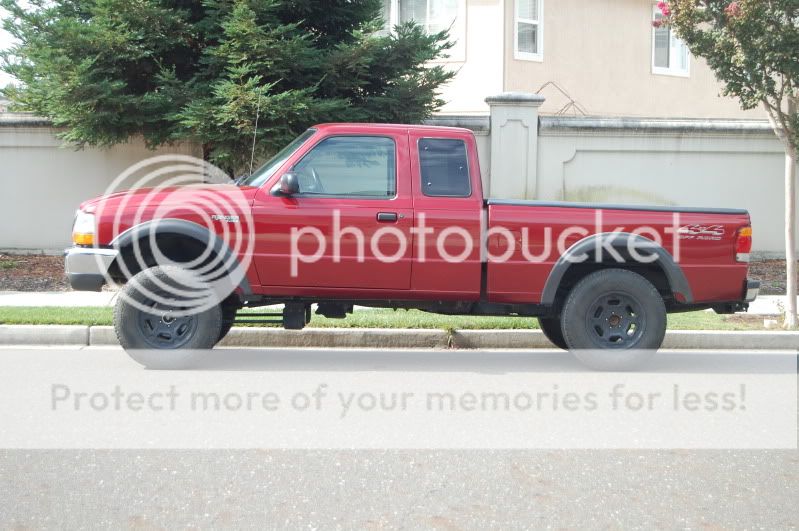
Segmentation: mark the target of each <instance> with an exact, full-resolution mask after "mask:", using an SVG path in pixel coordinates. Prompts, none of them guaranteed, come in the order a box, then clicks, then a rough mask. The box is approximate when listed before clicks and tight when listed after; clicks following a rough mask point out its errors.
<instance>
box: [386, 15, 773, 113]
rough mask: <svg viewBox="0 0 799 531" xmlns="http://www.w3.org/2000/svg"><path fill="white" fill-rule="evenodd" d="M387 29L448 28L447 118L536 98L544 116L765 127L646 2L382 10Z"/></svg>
mask: <svg viewBox="0 0 799 531" xmlns="http://www.w3.org/2000/svg"><path fill="white" fill-rule="evenodd" d="M384 2H385V3H384V5H385V16H386V18H387V19H388V20H389V21H390V23H391V24H396V23H398V22H403V21H406V20H409V19H413V20H416V21H417V22H419V23H421V24H422V25H423V26H426V27H427V28H428V29H429V30H430V31H437V30H440V29H443V28H447V27H449V28H450V34H451V38H452V39H453V40H455V42H456V45H455V47H454V48H453V50H452V51H451V53H450V57H449V58H448V59H447V60H446V61H445V63H446V64H447V65H448V66H450V67H451V68H452V69H453V70H456V71H457V72H458V74H457V76H456V78H455V80H454V81H453V82H452V83H450V84H449V86H447V87H446V88H445V90H444V91H443V94H442V96H443V98H444V99H445V100H447V102H448V103H447V105H446V106H445V107H444V109H443V112H444V113H445V114H485V113H486V112H487V111H488V107H487V106H486V104H485V102H484V99H485V97H486V96H489V95H493V94H498V93H500V92H505V91H523V92H539V93H541V94H542V95H544V96H545V97H546V102H545V104H544V106H543V107H542V109H541V112H542V114H557V113H561V114H571V115H574V114H577V115H583V114H585V115H590V116H642V117H670V118H737V119H747V118H748V119H763V118H765V113H764V112H763V111H762V110H760V109H755V110H752V111H743V110H741V109H740V107H739V105H738V102H737V100H735V99H733V98H729V97H722V96H720V93H721V89H722V87H721V84H720V83H719V82H718V81H716V79H715V77H714V75H713V73H712V72H711V71H710V69H709V68H708V66H707V64H706V63H705V62H704V61H703V60H701V59H698V58H696V57H693V56H692V55H691V54H690V53H689V52H688V50H687V48H686V47H685V45H684V44H683V43H682V42H680V40H679V39H678V38H677V37H676V36H674V35H673V34H672V33H671V31H670V30H669V29H668V28H660V29H655V28H653V27H652V21H653V20H654V19H655V18H656V17H657V16H659V10H657V8H656V5H655V2H653V1H651V0H592V1H586V0H384Z"/></svg>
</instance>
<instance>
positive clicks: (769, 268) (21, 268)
mask: <svg viewBox="0 0 799 531" xmlns="http://www.w3.org/2000/svg"><path fill="white" fill-rule="evenodd" d="M797 269H799V268H797ZM749 276H750V277H751V278H753V279H756V280H760V282H761V286H760V294H761V295H785V260H762V261H757V262H752V265H751V270H750V273H749ZM69 289H70V287H69V283H68V282H67V280H66V277H65V276H64V258H63V257H61V256H43V255H7V254H0V291H69Z"/></svg>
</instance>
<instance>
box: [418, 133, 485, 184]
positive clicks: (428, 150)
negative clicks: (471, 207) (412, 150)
mask: <svg viewBox="0 0 799 531" xmlns="http://www.w3.org/2000/svg"><path fill="white" fill-rule="evenodd" d="M419 169H420V172H421V177H422V193H423V194H424V195H427V196H431V197H469V196H470V195H472V183H471V181H470V179H469V161H468V159H467V156H466V143H465V142H464V141H463V140H455V139H452V138H422V139H420V140H419Z"/></svg>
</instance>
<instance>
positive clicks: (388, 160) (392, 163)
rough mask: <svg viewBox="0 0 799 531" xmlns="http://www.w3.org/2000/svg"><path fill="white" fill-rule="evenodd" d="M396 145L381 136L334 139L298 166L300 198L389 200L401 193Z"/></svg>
mask: <svg viewBox="0 0 799 531" xmlns="http://www.w3.org/2000/svg"><path fill="white" fill-rule="evenodd" d="M396 168H397V163H396V147H395V145H394V141H393V140H392V139H391V138H387V137H378V136H333V137H329V138H326V139H324V140H322V141H321V142H319V143H318V144H317V145H316V146H314V147H313V149H311V151H309V152H308V153H307V154H306V155H305V156H304V157H303V158H302V160H300V161H299V162H298V163H297V164H295V165H294V169H293V172H294V173H295V174H297V177H298V181H299V184H300V195H320V196H326V197H359V198H366V199H370V198H372V199H387V198H391V197H394V196H395V195H396V193H397V171H396Z"/></svg>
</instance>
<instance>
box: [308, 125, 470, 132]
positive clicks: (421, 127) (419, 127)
mask: <svg viewBox="0 0 799 531" xmlns="http://www.w3.org/2000/svg"><path fill="white" fill-rule="evenodd" d="M312 128H313V129H318V130H329V129H332V130H338V131H346V132H358V131H364V130H369V131H397V130H400V131H451V132H453V133H454V132H458V133H469V134H471V133H472V130H471V129H467V128H465V127H447V126H442V125H424V124H421V125H418V124H417V125H410V124H377V123H358V122H333V123H324V124H317V125H314V126H312Z"/></svg>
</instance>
